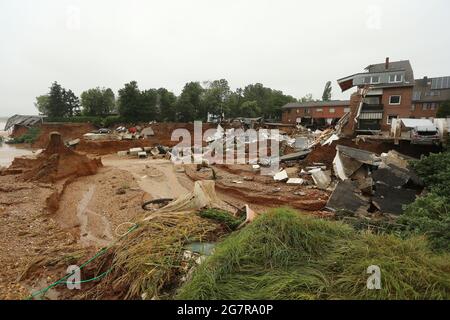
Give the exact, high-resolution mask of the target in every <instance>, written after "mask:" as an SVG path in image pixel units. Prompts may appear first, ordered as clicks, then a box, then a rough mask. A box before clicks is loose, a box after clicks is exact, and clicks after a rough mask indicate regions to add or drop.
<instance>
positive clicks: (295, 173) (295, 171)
mask: <svg viewBox="0 0 450 320" xmlns="http://www.w3.org/2000/svg"><path fill="white" fill-rule="evenodd" d="M285 170H286V173H287V175H288V177H289V178H296V177H298V168H297V167H292V168H286V169H285Z"/></svg>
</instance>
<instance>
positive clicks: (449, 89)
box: [411, 77, 450, 119]
mask: <svg viewBox="0 0 450 320" xmlns="http://www.w3.org/2000/svg"><path fill="white" fill-rule="evenodd" d="M412 100H413V101H412V106H411V115H412V117H414V118H417V119H424V118H427V119H430V118H435V117H436V112H437V109H438V108H439V106H440V104H441V103H443V102H445V101H450V77H440V78H428V77H424V78H423V79H419V80H416V82H415V86H414V91H413V99H412Z"/></svg>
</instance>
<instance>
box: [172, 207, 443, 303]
mask: <svg viewBox="0 0 450 320" xmlns="http://www.w3.org/2000/svg"><path fill="white" fill-rule="evenodd" d="M371 265H377V266H379V267H380V268H381V283H382V288H381V290H368V289H367V287H366V283H367V279H368V277H369V275H368V274H367V273H366V271H367V268H368V267H369V266H371ZM176 298H177V299H194V300H195V299H449V298H450V256H449V255H447V254H442V255H436V254H433V253H432V252H431V251H430V250H429V249H428V247H427V242H426V240H425V239H424V238H417V237H416V238H409V239H406V240H402V239H400V238H398V237H396V236H394V235H375V234H370V233H361V232H357V231H355V230H354V229H353V228H352V227H350V226H348V225H346V224H343V223H340V222H333V221H325V220H321V219H316V218H313V217H308V216H304V215H301V214H300V213H298V212H296V211H292V210H289V209H277V210H274V211H272V212H269V213H267V214H264V215H262V216H260V217H259V218H258V219H257V220H255V221H254V222H253V223H251V224H250V225H248V226H247V227H245V228H244V229H242V230H240V231H238V232H235V233H233V234H232V235H230V236H229V237H228V238H226V239H225V240H224V241H223V242H222V243H220V244H219V245H218V246H217V247H216V251H215V253H214V254H213V255H212V256H211V257H209V258H208V259H207V260H206V261H205V262H204V263H203V264H202V265H200V266H199V267H198V268H197V270H196V271H195V272H194V274H193V277H192V279H191V280H190V281H188V282H187V283H185V284H184V285H183V286H182V287H181V288H180V289H179V291H178V294H177V296H176Z"/></svg>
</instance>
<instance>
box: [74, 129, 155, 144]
mask: <svg viewBox="0 0 450 320" xmlns="http://www.w3.org/2000/svg"><path fill="white" fill-rule="evenodd" d="M154 135H155V132H154V131H153V129H152V127H151V126H148V127H141V126H135V127H130V128H126V127H123V126H120V127H117V128H116V129H115V130H114V132H112V131H111V130H109V129H99V130H97V131H95V132H89V133H86V134H84V135H83V139H85V140H91V141H99V140H119V141H120V140H137V139H145V138H149V137H153V136H154ZM78 142H79V141H78Z"/></svg>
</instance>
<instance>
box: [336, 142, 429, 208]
mask: <svg viewBox="0 0 450 320" xmlns="http://www.w3.org/2000/svg"><path fill="white" fill-rule="evenodd" d="M336 149H337V154H336V157H335V159H334V161H333V169H334V173H335V175H336V177H337V178H338V179H339V182H338V183H337V185H336V187H335V189H334V191H333V193H332V195H331V197H330V199H329V200H328V204H327V208H328V209H330V210H333V211H344V212H351V213H356V214H362V215H366V214H367V213H372V212H373V213H374V212H379V213H384V214H393V215H399V214H401V213H402V212H403V205H407V204H410V203H412V202H414V200H415V199H416V195H417V194H419V193H420V192H421V190H422V189H423V184H422V182H421V181H420V179H419V177H418V176H417V175H416V174H415V173H414V171H413V170H412V169H411V168H410V166H409V164H408V161H409V160H411V158H409V157H407V156H404V155H401V154H399V153H398V152H396V151H390V152H388V153H386V154H382V155H380V156H378V155H377V154H375V153H371V152H368V151H364V150H360V149H354V148H350V147H344V146H340V145H338V146H337V147H336Z"/></svg>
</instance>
